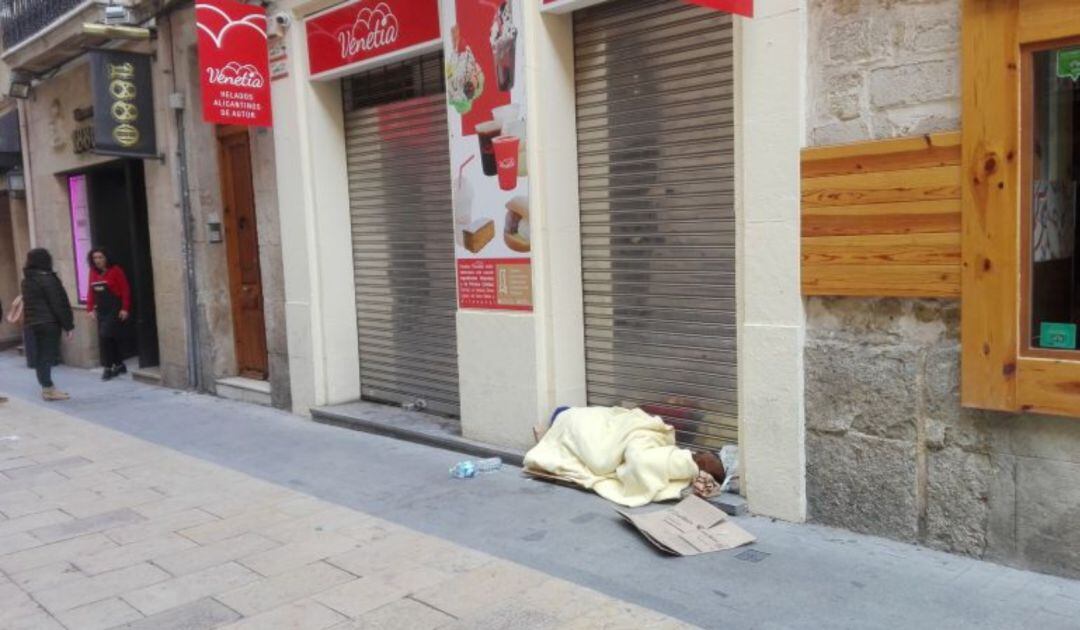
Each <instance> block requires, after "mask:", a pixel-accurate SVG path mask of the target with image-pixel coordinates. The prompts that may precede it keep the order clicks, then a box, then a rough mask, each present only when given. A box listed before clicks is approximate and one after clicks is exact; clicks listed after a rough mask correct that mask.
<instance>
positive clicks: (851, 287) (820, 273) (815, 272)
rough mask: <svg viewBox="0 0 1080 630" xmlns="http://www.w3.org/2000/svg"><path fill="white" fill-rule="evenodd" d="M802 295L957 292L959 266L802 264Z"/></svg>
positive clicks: (933, 294)
mask: <svg viewBox="0 0 1080 630" xmlns="http://www.w3.org/2000/svg"><path fill="white" fill-rule="evenodd" d="M802 273H803V276H802V288H803V294H804V295H849V296H867V297H881V296H890V297H945V298H955V297H957V296H959V294H960V266H959V265H895V266H887V265H878V264H875V265H866V266H856V265H833V264H827V265H813V264H811V265H807V264H804V265H803V269H802Z"/></svg>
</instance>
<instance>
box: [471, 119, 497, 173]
mask: <svg viewBox="0 0 1080 630" xmlns="http://www.w3.org/2000/svg"><path fill="white" fill-rule="evenodd" d="M501 133H502V125H500V124H499V123H498V122H496V121H494V120H489V121H487V122H482V123H480V124H479V125H477V126H476V139H477V141H478V142H479V143H480V165H481V166H482V167H483V169H484V175H487V176H488V177H494V176H495V175H497V174H498V173H499V167H498V165H497V164H496V163H495V146H494V144H493V142H494V140H495V138H497V137H498V136H499V134H501Z"/></svg>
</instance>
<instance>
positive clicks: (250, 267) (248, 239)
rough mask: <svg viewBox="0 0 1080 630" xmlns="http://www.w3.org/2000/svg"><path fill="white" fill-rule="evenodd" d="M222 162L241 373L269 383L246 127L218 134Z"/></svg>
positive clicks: (253, 197) (221, 131)
mask: <svg viewBox="0 0 1080 630" xmlns="http://www.w3.org/2000/svg"><path fill="white" fill-rule="evenodd" d="M218 158H219V163H218V166H219V170H220V171H221V198H222V206H223V209H224V212H223V216H224V224H225V240H226V246H225V248H226V250H227V254H228V258H229V286H230V294H231V297H232V312H233V336H234V337H235V338H236V367H237V371H238V372H239V373H240V375H241V376H244V377H247V378H253V379H256V380H266V378H267V376H268V374H269V368H268V364H269V359H268V356H267V350H266V318H265V315H264V313H263V287H262V269H261V268H260V266H259V229H258V222H257V220H256V216H255V189H254V186H253V183H252V174H251V143H250V139H249V137H248V131H247V128H246V127H219V128H218Z"/></svg>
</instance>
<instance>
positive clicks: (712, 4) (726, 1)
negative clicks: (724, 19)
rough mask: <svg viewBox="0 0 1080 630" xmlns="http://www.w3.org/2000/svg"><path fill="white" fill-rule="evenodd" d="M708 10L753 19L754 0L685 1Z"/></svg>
mask: <svg viewBox="0 0 1080 630" xmlns="http://www.w3.org/2000/svg"><path fill="white" fill-rule="evenodd" d="M686 1H687V2H691V3H693V4H700V5H701V6H703V7H708V8H710V9H718V10H720V11H727V12H728V13H737V14H739V15H745V16H746V17H754V0H686Z"/></svg>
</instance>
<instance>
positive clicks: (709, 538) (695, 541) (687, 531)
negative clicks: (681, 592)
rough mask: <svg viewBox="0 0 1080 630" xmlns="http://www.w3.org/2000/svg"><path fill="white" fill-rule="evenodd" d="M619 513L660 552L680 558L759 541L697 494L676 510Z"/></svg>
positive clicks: (619, 511) (685, 500) (683, 502)
mask: <svg viewBox="0 0 1080 630" xmlns="http://www.w3.org/2000/svg"><path fill="white" fill-rule="evenodd" d="M616 511H617V512H618V513H619V514H621V515H622V517H623V518H625V519H626V520H628V521H630V523H631V524H633V525H634V527H636V528H638V531H640V532H641V533H642V534H643V535H644V536H645V537H646V538H648V539H649V541H650V542H651V543H652V544H654V545H656V546H657V547H658V548H659V549H660V550H662V551H665V552H667V553H670V554H673V555H677V556H696V555H698V554H702V553H709V552H711V551H726V550H728V549H735V548H736V547H742V546H743V545H748V544H750V543H752V542H754V541H755V540H757V538H755V537H754V536H753V535H751V534H750V533H749V532H747V531H746V530H745V529H743V528H741V527H739V526H738V525H736V524H735V523H732V522H731V521H729V520H727V516H725V515H724V513H723V511H721V510H720V509H719V508H717V507H716V506H714V505H712V504H710V503H708V502H707V501H704V500H702V499H700V498H698V497H696V496H693V495H691V496H688V497H686V498H685V499H683V500H682V501H680V502H679V503H678V504H677V505H675V506H674V507H670V508H667V509H664V510H657V511H655V512H648V513H646V514H630V513H628V512H624V511H622V510H616Z"/></svg>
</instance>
